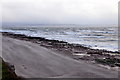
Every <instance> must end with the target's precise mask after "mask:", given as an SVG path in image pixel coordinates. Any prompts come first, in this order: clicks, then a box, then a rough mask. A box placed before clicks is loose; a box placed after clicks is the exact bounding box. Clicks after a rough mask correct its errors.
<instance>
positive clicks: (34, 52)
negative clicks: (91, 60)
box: [2, 36, 118, 78]
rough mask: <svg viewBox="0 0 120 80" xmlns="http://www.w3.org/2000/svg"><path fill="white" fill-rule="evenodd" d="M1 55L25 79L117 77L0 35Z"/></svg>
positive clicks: (34, 45) (37, 46) (80, 62)
mask: <svg viewBox="0 0 120 80" xmlns="http://www.w3.org/2000/svg"><path fill="white" fill-rule="evenodd" d="M2 44H3V46H2V48H3V51H2V57H3V59H4V60H5V61H7V62H9V63H12V64H14V65H15V69H16V73H17V75H18V76H23V77H25V78H40V77H42V78H44V77H59V78H117V73H118V72H117V71H110V70H108V69H104V68H102V67H98V66H96V65H91V64H87V63H84V62H82V61H76V60H73V59H71V58H69V57H66V56H63V55H60V54H58V53H55V52H53V51H51V50H49V49H46V48H44V47H41V46H39V45H38V44H34V43H31V42H27V41H21V40H17V39H12V38H8V37H4V36H3V38H2Z"/></svg>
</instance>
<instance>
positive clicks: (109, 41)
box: [1, 25, 118, 51]
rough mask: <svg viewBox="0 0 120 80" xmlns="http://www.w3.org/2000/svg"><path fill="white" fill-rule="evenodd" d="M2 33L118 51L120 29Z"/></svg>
mask: <svg viewBox="0 0 120 80" xmlns="http://www.w3.org/2000/svg"><path fill="white" fill-rule="evenodd" d="M1 32H12V33H15V34H25V35H27V36H34V37H44V38H46V39H51V40H59V41H66V42H68V43H74V44H81V45H83V46H87V47H90V48H93V49H105V50H109V51H118V27H85V26H84V27H82V26H77V27H76V26H74V25H71V26H62V25H60V26H59V25H57V26H53V25H52V26H51V25H47V26H44V25H42V26H40V25H39V26H17V27H6V28H3V29H2V30H1Z"/></svg>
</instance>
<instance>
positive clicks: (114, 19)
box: [0, 0, 119, 24]
mask: <svg viewBox="0 0 120 80" xmlns="http://www.w3.org/2000/svg"><path fill="white" fill-rule="evenodd" d="M118 1H119V0H2V2H0V5H1V4H2V10H1V9H0V13H2V22H3V23H26V24H117V23H118Z"/></svg>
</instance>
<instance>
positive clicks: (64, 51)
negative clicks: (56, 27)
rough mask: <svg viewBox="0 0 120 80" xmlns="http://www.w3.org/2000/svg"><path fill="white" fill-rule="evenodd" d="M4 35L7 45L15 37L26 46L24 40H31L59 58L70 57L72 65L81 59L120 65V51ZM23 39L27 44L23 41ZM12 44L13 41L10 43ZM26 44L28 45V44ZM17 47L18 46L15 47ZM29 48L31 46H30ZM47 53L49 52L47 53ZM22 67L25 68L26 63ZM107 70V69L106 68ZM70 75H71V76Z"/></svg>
mask: <svg viewBox="0 0 120 80" xmlns="http://www.w3.org/2000/svg"><path fill="white" fill-rule="evenodd" d="M2 35H3V37H6V38H5V39H4V40H6V41H5V42H7V43H5V44H7V45H8V42H11V40H13V42H14V39H15V41H16V40H20V41H18V42H20V43H21V44H20V43H16V44H19V45H23V46H25V44H26V42H24V41H27V42H28V43H29V42H30V45H31V46H32V45H33V46H34V45H38V46H37V47H39V46H42V47H43V48H46V49H49V50H50V53H51V51H54V52H55V55H54V56H56V59H57V58H59V57H62V58H63V60H67V61H68V62H69V59H70V61H71V62H70V65H71V64H73V63H76V61H77V62H80V63H81V61H83V63H84V62H87V64H86V63H85V64H86V66H89V64H93V65H97V64H101V65H104V66H109V67H111V68H116V67H119V57H120V54H119V52H111V51H105V50H97V49H90V48H88V47H84V46H81V45H77V44H69V43H67V42H63V41H57V40H48V39H45V38H40V37H29V36H25V35H21V34H13V33H2ZM9 38H10V39H9ZM7 39H8V40H7ZM22 41H23V42H24V43H25V44H24V43H22ZM10 44H12V43H10ZM7 45H4V46H6V47H8V46H7ZM26 46H28V45H26ZM26 46H25V47H26ZM18 47H21V46H18ZM37 47H36V48H37ZM15 48H17V47H15ZM28 48H29V46H28ZM33 48H34V49H36V48H35V47H33ZM43 48H42V49H43ZM34 49H32V50H31V51H33V50H34ZM46 49H45V50H46ZM38 50H39V49H38ZM25 51H29V50H25ZM14 52H15V51H13V53H14ZM16 52H17V51H16ZM44 53H45V52H44V51H43V53H41V54H44ZM21 54H23V53H21ZM38 54H39V52H38ZM45 54H47V53H45ZM12 55H14V54H12ZM12 55H11V56H12ZM27 55H29V54H26V57H27ZM31 55H33V56H34V54H32V53H31ZM47 55H48V54H47ZM49 55H50V54H49ZM51 55H53V53H51ZM51 55H50V56H51ZM58 55H60V56H59V57H58ZM3 56H4V55H3ZM33 56H31V57H33ZM63 56H64V57H69V59H65V58H64V57H63ZM36 57H37V56H36ZM19 58H20V57H19ZM41 58H42V57H41ZM6 59H7V58H6ZM21 59H22V58H21ZM38 59H39V56H38ZM56 59H55V60H56ZM50 60H51V59H50ZM103 60H104V61H103ZM74 61H75V62H74ZM60 62H61V61H60ZM67 64H68V63H67ZM76 64H78V63H76ZM21 65H22V64H21ZM54 65H55V64H54ZM60 66H61V65H60ZM68 66H69V65H68ZM74 66H76V65H71V68H75V67H74ZM86 66H85V67H86ZM22 67H24V68H25V64H24V65H23V66H22ZM38 67H39V66H38ZM62 67H63V66H62ZM64 67H67V66H64ZM53 68H54V67H53ZM58 68H59V67H58ZM60 68H61V67H60ZM81 68H83V66H82V67H81ZM88 68H89V67H88ZM25 69H26V68H25ZM102 69H103V68H102ZM103 70H104V69H103ZM105 70H107V69H105ZM114 71H115V69H114ZM58 72H59V70H58ZM33 74H34V73H33ZM70 75H72V74H70ZM70 75H69V77H70ZM104 76H105V75H104ZM61 77H68V76H61ZM99 77H100V76H99Z"/></svg>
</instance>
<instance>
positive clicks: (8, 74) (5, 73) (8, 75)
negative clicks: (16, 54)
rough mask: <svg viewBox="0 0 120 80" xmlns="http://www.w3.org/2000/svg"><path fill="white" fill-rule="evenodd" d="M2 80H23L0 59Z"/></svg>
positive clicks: (0, 76) (0, 77)
mask: <svg viewBox="0 0 120 80" xmlns="http://www.w3.org/2000/svg"><path fill="white" fill-rule="evenodd" d="M0 79H1V80H21V79H20V78H19V77H18V76H17V75H16V74H15V73H14V72H13V71H12V70H11V69H10V68H9V67H8V65H7V64H6V63H5V62H4V61H3V60H2V59H0Z"/></svg>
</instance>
